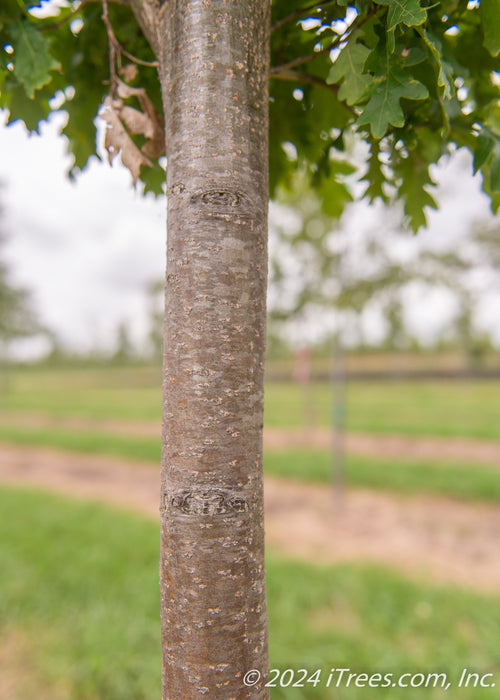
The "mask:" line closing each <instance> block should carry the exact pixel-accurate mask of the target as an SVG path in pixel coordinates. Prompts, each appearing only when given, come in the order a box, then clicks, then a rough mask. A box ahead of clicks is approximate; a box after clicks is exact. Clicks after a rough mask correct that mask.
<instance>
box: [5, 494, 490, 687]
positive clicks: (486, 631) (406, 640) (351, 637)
mask: <svg viewBox="0 0 500 700" xmlns="http://www.w3.org/2000/svg"><path fill="white" fill-rule="evenodd" d="M157 530H158V528H157V526H156V525H155V524H154V523H153V522H150V521H148V520H145V519H143V518H141V517H139V516H137V515H131V514H128V513H126V512H123V511H119V510H114V509H110V508H107V507H105V506H102V505H96V504H89V503H82V502H73V501H70V500H66V499H63V498H61V497H57V496H54V495H49V494H46V493H43V492H35V491H24V490H18V489H11V488H4V489H1V490H0V531H1V532H2V537H1V538H0V570H1V571H2V576H1V577H0V648H1V649H2V653H3V656H4V658H8V659H9V666H8V668H6V669H5V671H6V673H7V678H8V679H9V680H10V682H11V684H13V685H14V686H16V684H17V687H18V688H20V689H21V694H19V695H17V696H16V700H24V699H25V698H26V700H27V699H28V698H30V700H31V698H33V697H36V698H37V700H49V699H50V700H146V699H147V700H151V698H155V697H156V698H157V697H159V696H160V694H161V691H160V629H159V619H158V618H159V592H158V547H159V541H158V532H157ZM267 574H268V607H269V617H270V660H271V667H272V668H278V669H281V670H282V671H283V670H285V669H292V670H294V672H295V673H296V674H297V675H295V679H296V680H297V679H299V678H300V677H301V676H302V674H298V673H297V672H298V669H302V668H303V669H306V670H307V671H308V672H310V673H312V672H314V671H315V670H316V669H321V675H320V683H319V684H318V685H317V686H316V687H314V686H313V685H312V684H308V683H307V682H306V683H304V687H300V688H279V687H277V688H274V689H272V691H271V698H272V699H273V700H329V699H331V700H338V699H339V698H340V700H362V699H365V698H370V700H382V699H384V700H386V699H387V698H394V700H400V698H401V697H402V696H403V693H408V694H409V695H410V696H411V698H412V699H413V700H429V699H431V700H437V699H440V698H442V699H443V700H444V698H449V697H450V692H451V693H452V696H453V697H454V696H455V692H454V691H453V688H454V687H455V686H456V684H457V682H458V679H459V677H460V675H461V673H462V670H463V669H464V668H467V669H469V670H470V671H473V672H476V673H479V674H481V675H482V674H485V673H493V674H494V680H497V688H498V684H499V682H500V678H499V677H498V676H499V675H500V667H499V666H498V629H499V625H500V597H494V596H488V597H487V596H480V595H478V594H475V593H472V592H466V591H462V590H459V589H455V588H451V587H443V586H439V587H438V586H435V585H430V584H424V583H416V582H410V581H408V580H406V579H405V578H404V577H402V576H401V575H399V574H396V573H394V572H391V571H389V570H387V569H382V568H378V567H373V566H362V565H359V566H356V565H342V566H335V567H320V566H312V565H306V564H304V563H298V562H295V561H291V560H287V559H284V558H282V557H280V556H278V555H277V554H276V553H274V552H270V553H268V558H267ZM7 653H8V656H7ZM332 668H337V669H338V668H347V669H350V670H351V671H352V672H357V673H367V674H372V673H381V674H385V673H392V674H394V678H397V676H398V675H399V674H402V673H409V672H410V673H423V674H427V673H447V674H448V680H449V682H450V683H451V684H452V686H451V689H450V690H448V691H446V690H443V689H441V688H437V689H434V688H432V687H428V688H425V687H420V688H407V689H405V690H403V691H402V690H401V689H399V688H394V689H393V688H392V687H390V688H383V689H382V688H374V687H370V688H367V687H365V688H358V687H356V686H354V685H351V686H350V687H348V688H345V687H343V686H342V685H341V686H340V687H339V688H330V689H326V688H325V685H326V681H327V678H328V675H329V672H330V669H332ZM245 670H247V669H242V671H243V672H244V671H245ZM286 678H288V679H290V673H289V674H288V676H287V677H286ZM490 680H491V679H490ZM497 688H476V689H475V688H473V687H469V688H461V689H460V690H457V691H456V696H457V697H458V696H460V699H461V700H488V698H491V699H492V700H493V699H494V698H496V697H498V689H497ZM214 697H215V696H214Z"/></svg>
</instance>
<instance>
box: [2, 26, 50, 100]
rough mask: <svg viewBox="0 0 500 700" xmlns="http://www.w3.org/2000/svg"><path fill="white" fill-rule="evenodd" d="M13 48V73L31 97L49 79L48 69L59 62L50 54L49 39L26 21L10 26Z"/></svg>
mask: <svg viewBox="0 0 500 700" xmlns="http://www.w3.org/2000/svg"><path fill="white" fill-rule="evenodd" d="M11 36H12V46H13V48H14V56H13V58H14V61H13V63H14V75H15V76H16V77H17V79H18V80H19V82H20V83H22V84H23V85H24V89H25V90H26V94H27V95H28V97H29V98H30V99H31V98H33V97H34V94H35V90H38V89H39V88H41V87H43V86H44V85H47V83H49V82H50V81H51V78H52V77H51V75H50V71H51V70H54V69H56V68H60V64H59V62H58V61H56V60H55V58H53V57H52V56H51V55H50V52H49V41H48V39H47V37H46V36H45V35H44V34H42V33H41V32H39V31H37V30H36V29H35V27H33V26H32V25H31V24H30V23H29V22H28V21H26V20H24V21H21V22H15V24H14V25H13V26H12V28H11Z"/></svg>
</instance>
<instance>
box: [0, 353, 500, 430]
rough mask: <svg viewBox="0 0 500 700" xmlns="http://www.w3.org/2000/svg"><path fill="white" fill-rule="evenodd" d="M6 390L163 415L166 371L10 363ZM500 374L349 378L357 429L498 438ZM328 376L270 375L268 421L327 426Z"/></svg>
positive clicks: (98, 414) (9, 402)
mask: <svg viewBox="0 0 500 700" xmlns="http://www.w3.org/2000/svg"><path fill="white" fill-rule="evenodd" d="M4 384H5V387H4V390H3V391H2V393H1V394H0V411H2V412H4V413H5V412H8V413H10V414H13V415H14V414H18V415H19V414H20V413H30V414H33V413H41V414H43V415H46V416H53V417H61V416H65V417H68V416H74V417H81V418H96V419H103V418H110V419H111V418H112V419H123V420H133V421H154V420H157V421H159V420H160V415H161V375H160V372H159V370H157V369H154V368H147V367H139V368H133V367H130V368H112V367H104V368H102V369H58V370H47V369H37V368H24V369H12V370H10V374H9V376H8V378H7V381H6V382H4ZM499 396H500V379H481V380H479V379H474V380H473V379H469V380H461V381H456V380H446V381H445V380H440V381H438V380H435V381H422V380H403V381H396V380H392V381H391V380H385V381H356V380H353V381H349V382H348V385H347V401H346V427H347V430H351V431H362V432H375V433H400V434H406V435H434V436H452V435H453V436H462V437H472V438H481V439H495V440H498V439H500V405H499V399H498V397H499ZM332 401H333V394H332V388H331V386H330V384H329V383H328V382H327V381H324V382H314V383H312V384H310V385H308V386H306V387H304V386H302V385H298V384H297V383H295V382H291V381H287V382H282V381H268V382H267V384H266V405H265V416H264V420H265V425H268V426H280V427H293V428H296V427H298V426H301V425H305V426H310V425H320V426H328V425H330V423H331V413H332Z"/></svg>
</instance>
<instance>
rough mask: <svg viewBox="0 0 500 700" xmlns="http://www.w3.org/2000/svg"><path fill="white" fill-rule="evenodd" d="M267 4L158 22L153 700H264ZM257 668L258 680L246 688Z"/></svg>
mask: <svg viewBox="0 0 500 700" xmlns="http://www.w3.org/2000/svg"><path fill="white" fill-rule="evenodd" d="M269 10H270V7H269V3H268V2H267V0H255V1H254V2H252V3H249V2H247V1H246V0H236V1H233V2H231V3H229V2H226V1H225V0H212V1H211V2H206V1H205V0H191V1H188V0H177V1H175V0H169V1H168V2H167V3H165V4H164V5H163V6H162V8H161V10H160V11H159V12H158V15H157V17H158V18H159V27H158V30H159V31H158V33H157V47H158V48H157V53H158V58H159V72H160V80H161V84H162V93H163V101H164V108H165V115H166V140H167V159H168V168H167V198H168V241H167V283H166V308H165V337H164V405H163V456H162V503H161V518H162V535H161V537H162V542H161V549H162V560H161V572H160V573H161V605H162V641H163V697H164V699H165V700H166V699H167V698H169V699H170V698H172V699H174V700H190V699H191V698H221V699H228V700H229V698H266V697H268V693H267V690H266V689H265V688H264V687H263V683H264V679H265V676H266V675H267V663H268V662H267V613H266V597H265V571H264V529H263V512H264V511H263V477H262V422H263V379H264V343H265V315H266V308H265V300H266V279H267V208H268V176H267V168H268V146H267V133H268V88H267V82H268V40H269V36H268V35H269ZM249 669H258V670H259V671H260V672H261V673H262V678H263V681H262V682H261V683H258V684H257V685H256V686H254V687H246V686H245V685H244V683H243V676H244V674H245V672H246V671H248V670H249Z"/></svg>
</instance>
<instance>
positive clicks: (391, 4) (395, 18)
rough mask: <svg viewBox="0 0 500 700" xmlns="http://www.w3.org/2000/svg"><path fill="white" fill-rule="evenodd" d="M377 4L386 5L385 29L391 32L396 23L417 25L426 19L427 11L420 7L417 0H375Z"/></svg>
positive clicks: (408, 25) (409, 25) (410, 25)
mask: <svg viewBox="0 0 500 700" xmlns="http://www.w3.org/2000/svg"><path fill="white" fill-rule="evenodd" d="M375 2H376V3H377V5H387V6H388V8H389V11H388V13H387V31H388V32H392V31H394V29H396V27H397V26H398V24H405V25H406V26H407V27H417V26H418V25H420V24H423V23H424V22H425V20H426V19H427V12H426V11H425V10H424V8H423V7H420V2H419V0H375Z"/></svg>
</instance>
